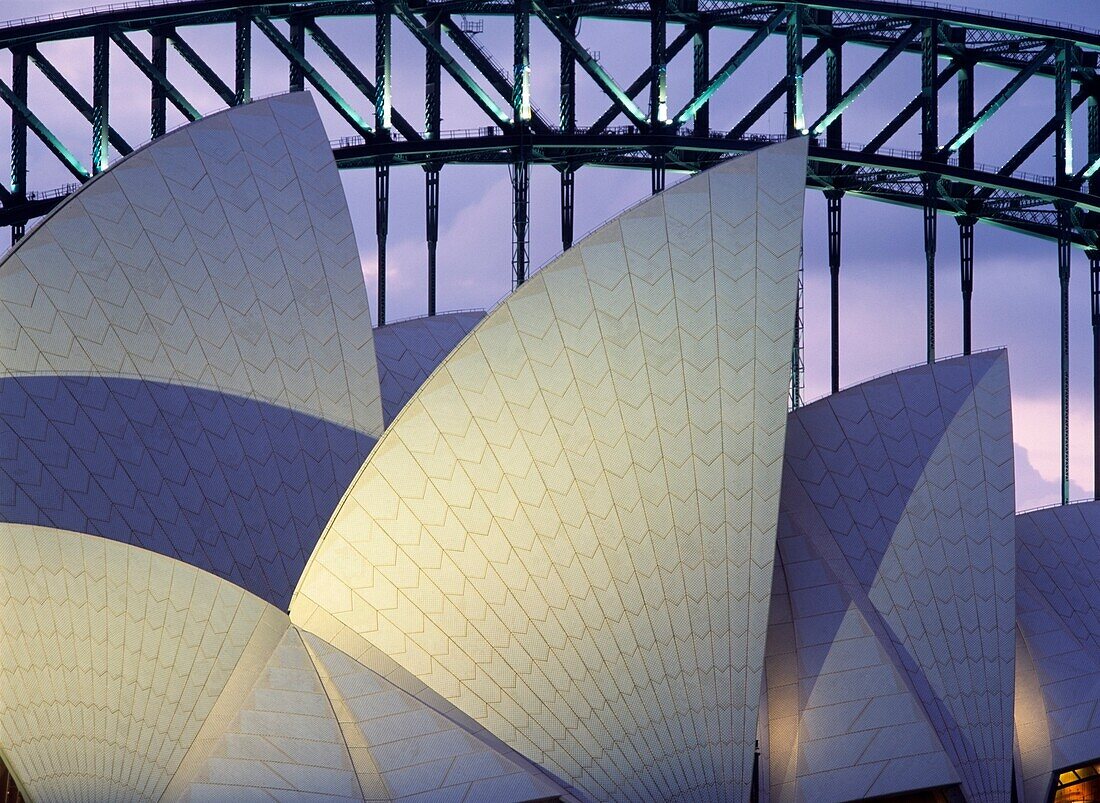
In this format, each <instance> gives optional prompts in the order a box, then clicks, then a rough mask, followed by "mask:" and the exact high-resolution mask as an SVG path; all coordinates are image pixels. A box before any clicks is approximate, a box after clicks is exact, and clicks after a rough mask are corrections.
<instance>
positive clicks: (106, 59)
mask: <svg viewBox="0 0 1100 803" xmlns="http://www.w3.org/2000/svg"><path fill="white" fill-rule="evenodd" d="M110 98H111V39H110V37H109V36H108V35H107V31H106V29H102V30H98V31H96V33H95V36H94V37H93V38H92V173H101V172H103V171H104V170H106V169H107V159H108V156H109V151H110V141H109V139H108V137H109V136H110V134H109V131H110V127H111V126H110Z"/></svg>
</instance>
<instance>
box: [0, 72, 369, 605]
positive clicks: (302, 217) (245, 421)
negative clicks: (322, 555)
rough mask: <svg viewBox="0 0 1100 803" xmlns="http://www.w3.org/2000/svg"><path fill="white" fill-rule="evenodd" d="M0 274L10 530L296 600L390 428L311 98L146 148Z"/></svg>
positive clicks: (222, 116) (239, 110)
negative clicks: (23, 529)
mask: <svg viewBox="0 0 1100 803" xmlns="http://www.w3.org/2000/svg"><path fill="white" fill-rule="evenodd" d="M0 276H3V280H2V283H0V334H2V336H0V413H2V415H0V436H2V437H3V442H4V443H5V445H6V446H7V447H8V448H4V449H3V450H2V451H0V478H3V479H4V480H6V481H7V482H6V483H5V486H6V487H4V489H3V490H2V491H0V521H9V522H20V523H24V524H38V525H43V526H52V527H58V528H61V529H68V530H75V531H79V532H89V533H94V534H98V535H103V536H105V537H119V538H125V539H127V540H128V542H129V543H133V544H136V545H139V546H142V547H146V548H148V549H153V550H155V551H158V552H161V553H162V554H165V555H169V556H171V557H176V558H179V559H181V560H185V561H189V562H192V563H194V564H195V565H197V566H199V567H201V568H204V569H207V570H209V571H212V572H215V573H216V574H218V575H219V576H222V577H225V578H227V579H230V580H232V581H233V582H235V583H238V584H239V585H241V586H243V587H245V588H247V589H248V590H250V591H253V592H254V593H256V594H258V595H260V596H262V597H264V598H265V599H267V600H268V601H270V602H272V603H273V604H275V605H277V606H278V607H280V608H282V609H284V610H285V609H286V607H287V605H288V603H289V598H290V593H291V591H292V589H293V588H294V585H295V583H296V582H297V580H298V576H299V574H300V572H301V569H302V567H303V566H304V565H305V561H306V559H307V558H308V556H309V554H310V553H311V551H312V548H313V546H314V544H315V543H316V539H317V537H318V535H319V534H320V532H321V530H322V529H323V527H324V525H325V523H326V522H327V521H328V518H329V516H330V515H331V513H332V510H333V509H334V507H335V506H336V503H337V502H338V501H339V499H340V496H341V495H342V493H343V491H344V490H345V489H346V487H347V484H348V483H349V482H350V480H351V478H352V476H353V475H354V473H355V471H356V470H357V469H358V467H359V466H360V465H361V464H362V461H363V459H364V457H365V456H366V454H367V452H368V451H369V449H370V447H371V446H372V445H373V442H374V439H375V438H376V437H377V435H378V434H379V433H380V432H381V430H382V405H381V396H380V390H379V385H378V376H377V368H376V363H375V355H374V344H373V339H372V333H371V326H370V315H369V310H368V308H367V295H366V288H365V287H364V284H363V277H362V271H361V269H360V263H359V255H358V251H357V248H356V245H355V238H354V236H353V234H352V228H351V217H350V214H349V213H348V209H347V205H346V202H345V199H344V194H343V189H342V186H341V184H340V178H339V175H338V173H337V170H336V165H335V162H334V161H333V158H332V150H331V147H330V146H329V143H328V141H327V139H326V136H325V132H324V128H323V127H322V125H321V121H320V118H319V117H318V114H317V110H316V109H315V107H314V105H313V102H312V100H311V99H310V97H309V96H308V95H306V94H304V93H295V94H291V95H285V96H281V97H274V98H269V99H267V100H262V101H257V102H255V103H250V104H247V105H244V106H240V107H236V108H233V109H230V110H228V111H226V112H222V113H219V114H215V115H212V116H210V117H207V118H204V119H202V120H200V121H198V122H196V123H193V124H191V125H188V126H185V127H184V128H181V129H179V130H177V131H175V132H172V133H170V134H168V135H166V136H164V137H161V138H160V139H157V140H155V141H154V142H152V143H150V144H149V145H147V146H145V147H143V148H141V149H139V150H137V151H135V152H134V153H132V154H130V155H129V156H127V157H126V158H125V159H123V160H121V161H120V162H118V163H117V164H115V165H113V166H112V167H111V168H110V169H109V170H107V171H106V172H105V173H103V174H101V175H99V176H97V177H96V178H94V179H93V180H92V181H90V182H88V184H86V185H85V186H84V187H82V188H81V189H80V190H79V191H78V192H77V193H76V194H74V195H73V196H72V197H71V198H69V199H68V200H67V201H66V202H65V203H63V204H62V205H61V206H60V207H59V208H58V209H57V210H56V211H55V212H54V213H53V214H52V215H50V216H49V217H48V218H46V219H45V220H44V221H43V222H42V223H41V224H40V225H39V226H37V227H36V228H34V229H33V230H32V231H31V232H30V233H29V234H28V235H27V237H26V238H24V239H23V240H22V241H21V242H20V243H19V244H18V245H17V246H16V247H15V248H14V249H13V250H12V251H10V252H9V253H8V254H7V255H6V256H5V257H4V259H3V261H2V263H0Z"/></svg>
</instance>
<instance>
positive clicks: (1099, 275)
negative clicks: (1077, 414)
mask: <svg viewBox="0 0 1100 803" xmlns="http://www.w3.org/2000/svg"><path fill="white" fill-rule="evenodd" d="M1088 256H1089V276H1090V277H1091V285H1092V288H1091V289H1092V293H1091V296H1092V483H1093V485H1092V497H1093V499H1096V500H1100V249H1095V248H1094V249H1092V250H1090V251H1089V252H1088Z"/></svg>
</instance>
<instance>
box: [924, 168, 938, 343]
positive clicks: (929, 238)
mask: <svg viewBox="0 0 1100 803" xmlns="http://www.w3.org/2000/svg"><path fill="white" fill-rule="evenodd" d="M933 183H934V182H933V180H932V179H928V180H926V181H925V191H924V193H925V195H924V270H925V274H926V284H927V298H926V300H925V304H926V308H927V309H926V312H925V318H926V326H927V333H926V338H927V343H928V362H930V363H933V362H935V361H936V228H937V218H936V215H937V209H936V204H935V201H934V200H933V198H934V196H933V195H932V192H933V189H932V187H931V186H929V185H931V184H933Z"/></svg>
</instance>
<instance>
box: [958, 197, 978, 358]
mask: <svg viewBox="0 0 1100 803" xmlns="http://www.w3.org/2000/svg"><path fill="white" fill-rule="evenodd" d="M974 223H975V220H974V218H973V217H972V216H970V215H963V216H962V217H960V218H959V274H960V279H961V283H962V302H963V307H962V341H963V354H970V351H971V339H970V335H971V328H970V299H971V297H972V296H973V295H974Z"/></svg>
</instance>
